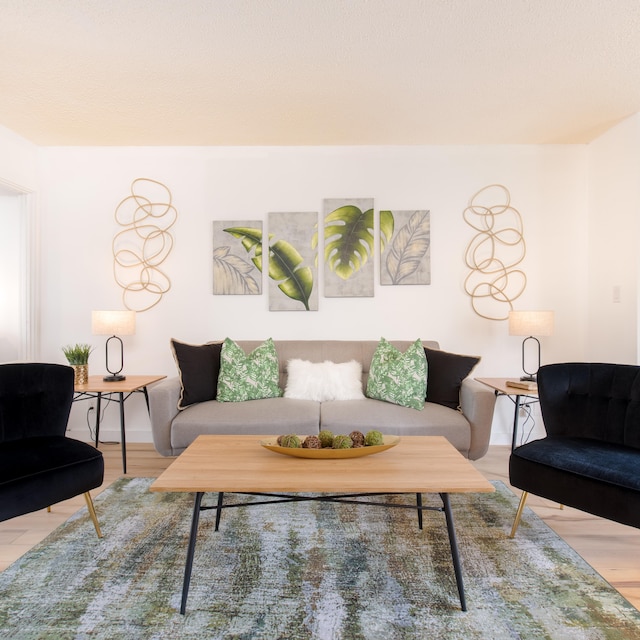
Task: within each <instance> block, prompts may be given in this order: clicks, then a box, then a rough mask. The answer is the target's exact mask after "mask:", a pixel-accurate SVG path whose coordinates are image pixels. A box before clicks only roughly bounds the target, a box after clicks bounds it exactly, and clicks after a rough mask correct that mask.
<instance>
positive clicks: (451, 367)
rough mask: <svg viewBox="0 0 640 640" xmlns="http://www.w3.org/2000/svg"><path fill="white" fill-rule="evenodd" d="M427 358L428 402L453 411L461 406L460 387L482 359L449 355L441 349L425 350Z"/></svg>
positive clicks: (455, 354)
mask: <svg viewBox="0 0 640 640" xmlns="http://www.w3.org/2000/svg"><path fill="white" fill-rule="evenodd" d="M424 354H425V356H426V357H427V367H428V373H427V396H426V400H427V402H435V403H436V404H442V405H444V406H445V407H450V408H451V409H457V408H458V406H459V405H460V385H461V384H462V381H463V380H464V379H465V378H466V377H467V376H468V375H469V374H470V373H471V370H472V369H473V368H474V367H475V366H476V365H477V364H478V362H480V357H476V356H463V355H458V354H457V353H448V352H446V351H441V350H440V349H429V348H428V347H425V348H424Z"/></svg>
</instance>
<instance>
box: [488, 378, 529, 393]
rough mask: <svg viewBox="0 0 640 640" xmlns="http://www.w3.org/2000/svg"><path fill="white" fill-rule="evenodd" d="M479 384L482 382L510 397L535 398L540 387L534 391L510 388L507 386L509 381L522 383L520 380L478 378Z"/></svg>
mask: <svg viewBox="0 0 640 640" xmlns="http://www.w3.org/2000/svg"><path fill="white" fill-rule="evenodd" d="M476 380H477V381H478V382H482V384H486V385H487V386H488V387H491V388H492V389H495V390H496V391H499V392H500V393H504V394H505V395H508V396H533V397H537V395H538V386H537V385H536V386H535V388H534V389H522V388H519V387H510V386H509V385H508V384H507V380H510V381H512V382H520V379H519V378H476Z"/></svg>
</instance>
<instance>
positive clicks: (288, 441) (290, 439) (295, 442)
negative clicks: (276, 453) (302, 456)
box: [280, 433, 301, 449]
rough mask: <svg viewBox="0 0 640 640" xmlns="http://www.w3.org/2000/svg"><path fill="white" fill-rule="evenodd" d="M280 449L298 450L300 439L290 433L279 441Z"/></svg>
mask: <svg viewBox="0 0 640 640" xmlns="http://www.w3.org/2000/svg"><path fill="white" fill-rule="evenodd" d="M280 446H281V447H287V448H288V449H299V448H300V446H301V445H300V438H298V436H297V435H296V434H295V433H290V434H288V435H286V436H282V439H281V440H280Z"/></svg>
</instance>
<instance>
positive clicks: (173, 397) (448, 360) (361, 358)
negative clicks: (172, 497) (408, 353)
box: [149, 340, 495, 460]
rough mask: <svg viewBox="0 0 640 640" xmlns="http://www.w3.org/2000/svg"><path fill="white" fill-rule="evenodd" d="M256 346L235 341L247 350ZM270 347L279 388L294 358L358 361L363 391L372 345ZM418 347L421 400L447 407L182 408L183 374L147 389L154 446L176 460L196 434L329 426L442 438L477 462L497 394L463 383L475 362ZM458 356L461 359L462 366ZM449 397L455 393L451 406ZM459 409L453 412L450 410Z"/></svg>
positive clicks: (307, 403) (283, 404)
mask: <svg viewBox="0 0 640 640" xmlns="http://www.w3.org/2000/svg"><path fill="white" fill-rule="evenodd" d="M390 342H391V344H393V345H394V346H395V347H397V348H398V349H400V350H401V351H405V350H406V349H407V348H408V347H409V346H410V345H411V344H412V341H393V340H392V341H390ZM261 343H262V342H261V341H251V340H244V341H243V340H238V341H237V344H238V345H240V346H241V347H242V348H243V349H244V351H245V352H246V353H250V352H251V351H253V350H254V349H255V348H256V347H258V346H259V345H260V344H261ZM274 344H275V347H276V351H277V353H278V361H279V368H280V387H281V388H282V389H283V390H284V389H285V386H286V378H287V362H288V361H289V360H290V359H294V358H299V359H303V360H308V361H311V362H324V361H326V360H329V361H331V362H336V363H339V362H348V361H350V360H356V361H358V362H360V363H361V364H362V371H363V376H362V378H363V380H362V383H363V390H366V384H367V375H368V371H369V365H370V363H371V359H372V357H373V354H374V352H375V350H376V347H377V345H378V341H375V340H348V341H346V340H345V341H340V340H275V341H274ZM423 345H424V347H425V352H426V353H427V363H428V366H429V371H428V375H427V399H429V393H430V389H432V390H433V393H439V395H440V396H442V397H443V398H444V396H445V395H446V393H448V394H449V399H448V401H447V399H446V398H445V399H444V400H441V402H444V403H445V404H441V403H438V402H432V401H429V402H425V405H424V409H423V410H422V411H418V410H415V409H411V408H407V407H402V406H398V405H395V404H391V403H388V402H382V401H380V400H373V399H371V398H365V399H361V400H340V401H331V402H322V403H321V402H316V401H312V400H301V399H292V398H286V397H280V398H265V399H260V400H250V401H246V402H218V401H217V400H207V401H205V402H197V403H194V404H191V405H190V406H188V407H186V408H184V409H182V410H180V409H178V404H179V402H180V398H181V377H180V376H176V377H173V378H168V379H166V380H164V381H162V382H160V383H158V384H156V385H154V386H153V387H150V389H149V402H150V414H151V427H152V432H153V441H154V445H155V448H156V450H157V451H158V452H159V453H160V454H161V455H163V456H176V455H179V454H180V453H181V452H182V451H184V450H185V449H186V447H187V446H189V444H190V443H191V442H193V440H194V439H195V438H196V437H197V436H198V435H200V434H256V435H262V436H267V435H278V434H284V433H297V434H299V435H317V434H318V432H319V430H320V429H329V430H331V431H333V432H334V433H335V434H338V433H345V434H348V433H349V432H351V431H353V430H354V429H357V430H360V431H363V432H364V431H368V430H370V429H378V430H380V431H382V432H383V433H385V434H390V435H399V436H402V435H438V436H445V437H446V438H447V439H448V440H449V441H450V442H451V443H452V444H453V445H454V446H455V447H456V448H457V449H458V450H459V451H460V452H461V453H462V454H463V455H464V456H465V457H468V458H470V459H472V460H477V459H478V458H480V457H482V456H483V455H484V454H485V453H486V451H487V448H488V446H489V438H490V435H491V422H492V419H493V409H494V405H495V394H494V393H493V391H492V390H491V389H489V388H488V387H486V386H485V385H482V384H480V383H478V382H476V381H475V380H473V379H471V378H470V377H464V378H463V376H466V375H467V373H468V371H470V369H471V368H472V367H473V365H474V364H475V362H477V360H478V359H477V358H468V357H466V356H457V355H456V354H447V352H445V351H440V350H439V345H438V343H437V342H433V341H423ZM203 346H204V345H203ZM464 358H466V360H467V361H463V359H464ZM468 361H471V364H469V362H468ZM458 365H459V366H458ZM461 372H463V373H461ZM456 376H457V379H456ZM452 385H453V386H452ZM443 389H445V390H444V391H443ZM451 393H455V397H454V400H453V402H451V400H450V397H451ZM447 404H448V405H449V406H446V405H447ZM458 404H459V408H454V407H455V406H456V405H458Z"/></svg>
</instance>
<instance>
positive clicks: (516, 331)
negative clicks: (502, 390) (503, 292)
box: [509, 311, 553, 381]
mask: <svg viewBox="0 0 640 640" xmlns="http://www.w3.org/2000/svg"><path fill="white" fill-rule="evenodd" d="M509 335H510V336H527V337H526V338H525V339H524V340H523V341H522V370H523V371H524V373H525V375H523V376H522V377H521V378H520V380H531V381H535V379H536V374H537V373H538V369H539V368H540V340H538V338H536V337H535V336H551V335H553V311H510V312H509ZM529 340H533V341H534V342H535V343H537V345H538V365H537V367H536V368H535V370H533V371H528V370H527V367H526V364H525V346H526V344H527V342H528V341H529Z"/></svg>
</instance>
